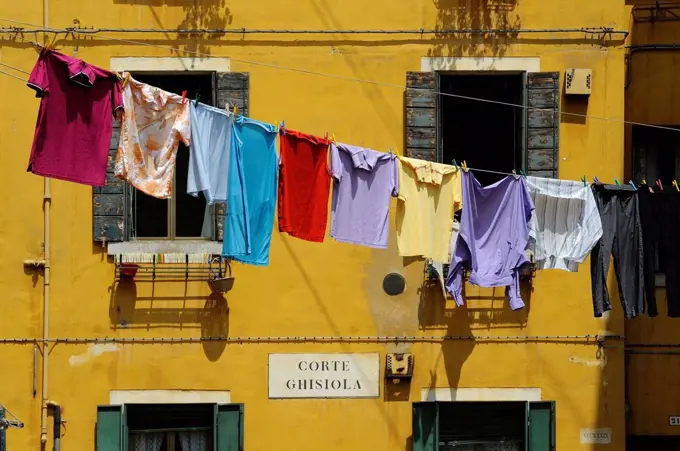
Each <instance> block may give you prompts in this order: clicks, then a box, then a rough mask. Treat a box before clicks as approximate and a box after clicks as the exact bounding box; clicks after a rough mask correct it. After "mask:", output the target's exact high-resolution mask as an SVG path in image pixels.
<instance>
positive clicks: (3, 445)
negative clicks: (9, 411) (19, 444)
mask: <svg viewBox="0 0 680 451" xmlns="http://www.w3.org/2000/svg"><path fill="white" fill-rule="evenodd" d="M4 419H5V409H4V408H3V407H2V406H0V451H6V450H7V437H6V435H7V434H6V431H7V428H6V427H4V426H3V425H2V421H3V420H4Z"/></svg>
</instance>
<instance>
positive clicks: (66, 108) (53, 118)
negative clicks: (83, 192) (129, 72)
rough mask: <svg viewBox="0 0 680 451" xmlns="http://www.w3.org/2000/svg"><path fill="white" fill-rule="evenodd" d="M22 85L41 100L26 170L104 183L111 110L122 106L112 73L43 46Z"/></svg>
mask: <svg viewBox="0 0 680 451" xmlns="http://www.w3.org/2000/svg"><path fill="white" fill-rule="evenodd" d="M28 86H29V87H30V88H33V89H35V90H36V93H37V94H36V97H41V98H42V100H41V101H40V111H39V113H38V123H37V125H36V127H35V136H34V137H33V148H32V149H31V159H30V160H29V162H28V169H27V170H28V171H30V172H33V173H34V174H36V175H41V176H43V177H51V178H55V179H62V180H69V181H71V182H77V183H83V184H86V185H94V186H104V184H105V180H106V164H107V157H108V154H109V144H110V141H111V130H112V127H113V114H114V111H115V110H116V109H118V108H123V96H122V94H121V86H120V83H119V81H118V77H116V74H114V73H113V72H109V71H107V70H104V69H100V68H99V67H96V66H92V65H90V64H87V63H86V62H84V61H82V60H79V59H76V58H72V57H70V56H66V55H62V54H61V53H58V52H55V51H53V50H44V51H42V52H41V54H40V57H39V58H38V62H37V63H35V67H34V68H33V72H31V76H30V77H29V78H28Z"/></svg>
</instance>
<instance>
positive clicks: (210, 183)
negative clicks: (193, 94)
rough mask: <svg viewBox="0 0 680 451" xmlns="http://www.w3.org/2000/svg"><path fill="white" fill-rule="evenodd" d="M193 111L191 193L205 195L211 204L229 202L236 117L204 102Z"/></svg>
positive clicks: (190, 154) (189, 192)
mask: <svg viewBox="0 0 680 451" xmlns="http://www.w3.org/2000/svg"><path fill="white" fill-rule="evenodd" d="M190 104H191V105H190V108H191V151H190V153H189V175H188V177H187V194H190V195H192V196H194V197H198V193H199V192H203V195H204V196H205V199H206V201H207V202H208V204H213V203H216V202H226V201H227V192H228V179H227V174H229V154H230V149H231V130H232V127H233V123H234V115H233V114H228V113H227V112H226V111H224V110H221V109H218V108H214V107H211V106H208V105H205V104H203V103H199V104H198V105H195V103H194V102H190Z"/></svg>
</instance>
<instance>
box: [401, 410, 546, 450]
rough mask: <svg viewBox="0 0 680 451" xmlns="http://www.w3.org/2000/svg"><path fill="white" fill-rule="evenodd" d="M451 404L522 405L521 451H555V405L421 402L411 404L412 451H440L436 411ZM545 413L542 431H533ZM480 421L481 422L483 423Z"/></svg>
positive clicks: (439, 428) (438, 420) (439, 431)
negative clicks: (541, 415)
mask: <svg viewBox="0 0 680 451" xmlns="http://www.w3.org/2000/svg"><path fill="white" fill-rule="evenodd" d="M453 403H480V404H481V403H484V404H502V403H514V404H518V405H519V404H521V403H524V405H525V408H524V410H525V415H526V417H525V420H524V424H525V427H524V433H523V435H524V451H554V450H555V449H556V446H557V434H556V414H555V404H556V403H555V401H422V402H414V403H413V404H412V415H413V416H412V440H413V448H412V449H413V451H439V449H440V435H441V422H440V419H439V410H440V406H441V405H442V404H453ZM545 412H548V415H549V417H548V423H547V424H544V426H543V427H544V428H547V429H544V430H538V429H532V426H531V425H532V422H533V423H534V424H535V423H538V422H539V421H540V417H539V415H538V414H540V413H545ZM482 420H483V419H482Z"/></svg>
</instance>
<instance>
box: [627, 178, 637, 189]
mask: <svg viewBox="0 0 680 451" xmlns="http://www.w3.org/2000/svg"><path fill="white" fill-rule="evenodd" d="M628 183H630V186H632V187H633V189H634V190H635V191H637V186H635V183H633V181H632V180H628Z"/></svg>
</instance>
